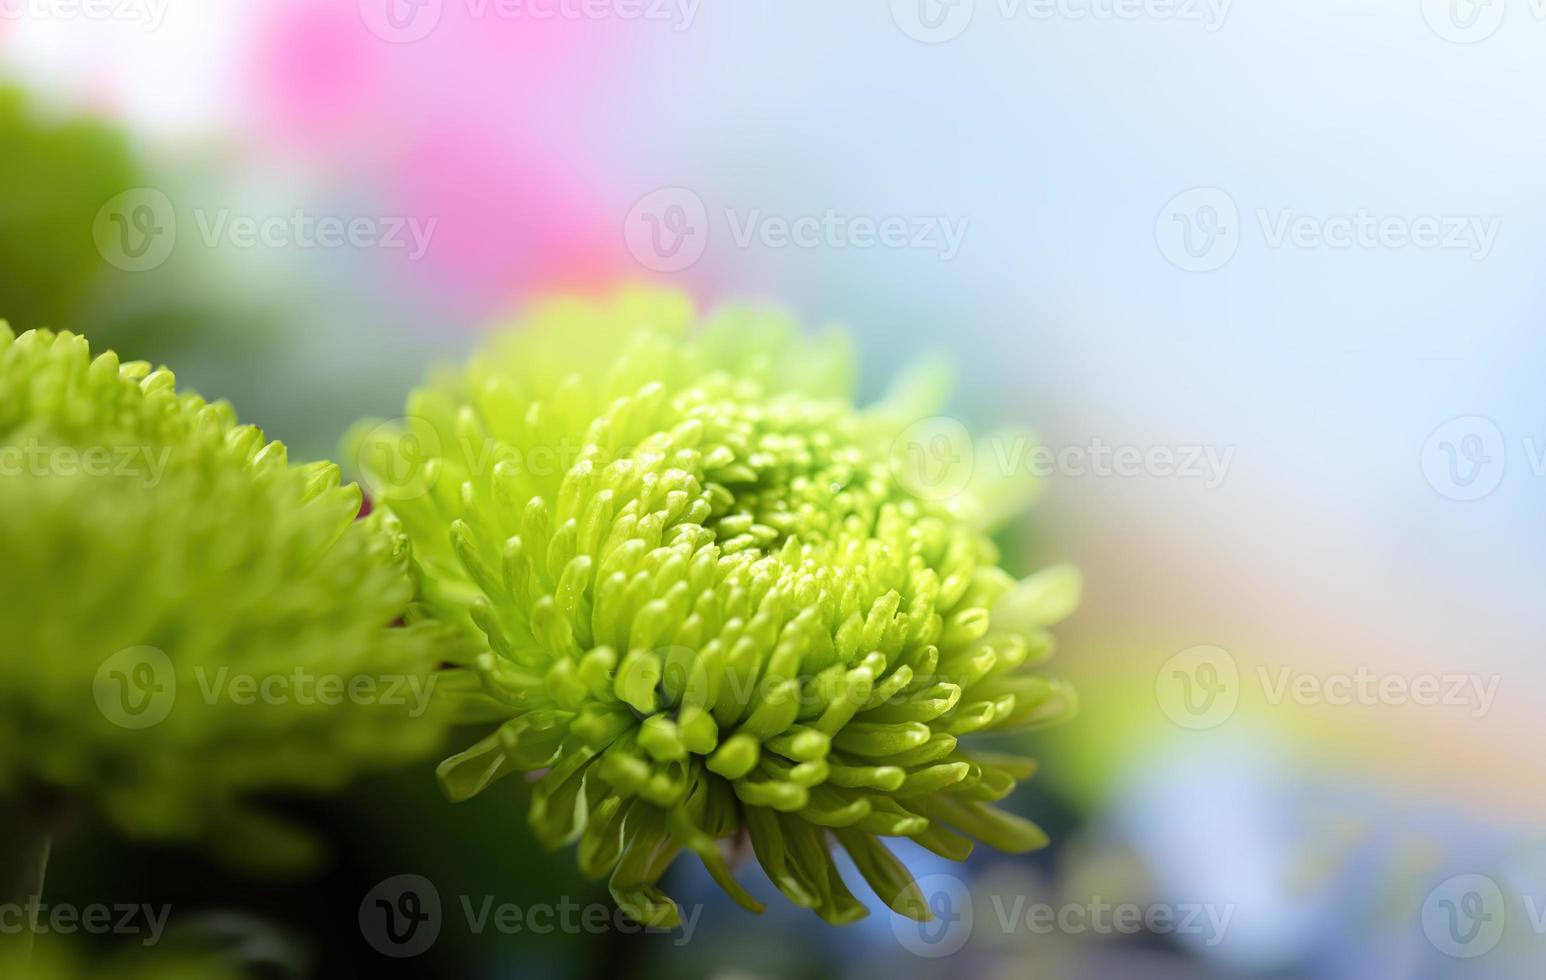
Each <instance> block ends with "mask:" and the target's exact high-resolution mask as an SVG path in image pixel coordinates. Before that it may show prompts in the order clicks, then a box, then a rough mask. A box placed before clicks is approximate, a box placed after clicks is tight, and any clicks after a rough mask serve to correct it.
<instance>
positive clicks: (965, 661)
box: [355, 294, 1078, 925]
mask: <svg viewBox="0 0 1546 980" xmlns="http://www.w3.org/2000/svg"><path fill="white" fill-rule="evenodd" d="M692 318H693V313H692V309H691V305H690V303H689V302H688V301H687V300H685V299H684V298H681V297H676V296H669V295H668V296H659V295H653V294H647V295H631V296H627V297H624V298H622V299H620V300H619V301H617V302H616V303H615V304H612V305H608V306H594V305H587V304H584V303H579V302H574V303H567V304H557V305H554V306H552V307H549V308H546V309H545V310H544V311H542V312H541V313H539V314H538V315H536V316H535V317H534V318H533V322H531V323H529V324H527V325H526V326H525V328H524V329H523V330H520V331H516V332H512V333H509V334H507V335H503V336H500V337H498V338H496V339H495V340H494V341H493V342H492V343H491V345H490V346H489V347H488V349H486V350H485V351H484V352H483V353H481V354H479V355H477V356H476V357H474V358H473V360H472V362H471V364H470V366H469V367H468V368H467V370H466V371H465V372H462V373H453V374H448V375H445V376H442V377H439V378H437V379H436V380H435V381H434V382H432V383H431V384H430V385H429V386H428V387H426V388H424V389H422V390H420V391H418V392H416V393H415V394H414V395H413V396H412V398H411V399H410V401H409V406H408V417H407V418H406V419H405V420H402V421H400V422H398V423H395V424H388V425H383V426H381V427H378V428H376V429H374V430H372V431H371V432H370V433H368V434H366V435H364V436H362V437H360V438H359V439H358V440H357V441H356V444H355V449H356V451H357V452H358V453H359V454H360V457H361V459H362V462H363V464H364V466H365V468H366V469H367V472H368V474H369V475H368V480H370V481H373V486H379V489H380V490H381V492H382V494H383V495H384V497H385V499H386V500H387V502H389V503H390V505H391V506H392V507H393V509H394V510H395V511H396V512H397V513H398V514H399V515H400V517H401V519H402V521H403V524H404V527H405V528H406V529H407V530H408V533H409V536H410V538H411V539H412V540H413V541H414V542H415V544H414V549H415V558H416V560H417V561H418V562H420V563H421V565H422V572H423V580H424V581H423V586H422V588H423V592H424V597H425V601H426V605H427V607H428V608H429V610H430V611H431V612H432V614H434V615H437V616H440V617H444V618H447V619H450V620H452V621H455V622H458V623H460V624H461V625H462V626H463V627H464V628H465V629H466V630H467V631H468V632H469V633H470V634H471V635H472V636H473V637H474V638H475V639H476V640H477V642H478V643H479V644H481V646H482V647H483V648H484V649H485V650H486V652H484V653H483V654H482V655H481V656H479V657H478V658H477V659H476V661H475V662H474V663H473V664H472V666H473V667H474V668H475V670H476V673H477V674H478V675H479V676H480V678H481V680H482V683H483V686H484V689H485V691H486V693H487V695H488V697H489V701H490V703H491V704H492V705H493V706H494V709H495V711H496V712H497V713H498V714H499V715H500V716H501V717H502V718H504V719H506V720H505V721H504V723H503V724H502V726H501V727H500V728H499V729H498V731H497V732H496V733H495V734H493V735H491V736H489V737H488V738H486V739H484V740H483V741H482V742H480V743H478V744H477V745H476V746H474V747H473V748H471V749H470V750H468V751H466V752H464V753H462V754H460V755H458V756H456V757H454V758H451V759H448V760H447V761H446V762H445V763H443V764H442V766H441V770H440V774H441V778H442V782H443V784H444V787H445V788H446V790H447V792H448V793H449V795H451V796H452V797H453V798H454V799H464V798H467V797H469V796H472V795H474V794H476V793H478V792H479V791H481V790H482V789H483V788H484V787H486V786H487V785H488V784H489V783H490V782H491V781H493V780H495V779H497V778H499V777H501V776H503V775H506V774H508V773H511V772H527V773H539V774H540V776H539V777H538V778H537V779H536V783H535V786H534V790H533V800H532V806H531V814H530V816H531V823H532V826H533V827H534V828H535V831H536V833H537V836H538V837H539V838H540V839H541V840H542V841H543V842H544V843H545V844H547V845H549V846H558V845H561V844H565V843H570V842H578V844H579V862H580V866H581V868H582V869H583V870H584V871H585V872H586V873H587V874H589V875H592V876H595V877H602V876H605V875H607V874H610V875H611V882H610V884H611V891H612V894H613V896H614V897H615V899H616V900H617V901H618V903H619V904H620V905H621V906H622V907H623V908H624V909H625V910H626V911H628V912H629V914H631V915H633V916H634V917H635V918H637V919H639V920H641V921H644V922H647V923H651V924H656V925H671V924H674V923H675V922H676V921H677V919H678V910H677V908H676V905H675V903H674V902H672V900H671V899H670V898H668V897H666V896H665V895H664V894H663V893H662V892H661V891H660V889H659V888H658V887H657V886H656V883H657V881H658V880H659V879H660V877H661V876H662V875H663V874H664V872H665V870H666V868H667V867H668V865H669V864H670V863H671V862H672V860H673V859H674V858H675V856H676V855H677V854H678V852H679V851H680V850H681V849H683V848H685V849H687V850H689V851H692V852H693V853H695V854H697V855H698V856H699V857H700V858H701V859H702V861H703V863H704V864H705V865H706V866H707V868H708V870H709V872H710V873H711V874H712V875H713V877H714V878H715V880H716V881H717V882H718V883H719V884H720V885H721V886H722V887H723V888H724V889H725V890H726V891H727V892H729V893H730V894H731V895H732V896H733V897H734V898H735V899H736V900H737V901H739V902H740V903H741V904H742V905H744V906H746V907H747V908H750V909H754V910H759V911H760V906H759V905H758V904H757V902H756V901H755V900H754V899H753V898H752V897H751V896H750V895H749V894H748V893H747V892H746V891H745V890H744V889H743V888H742V887H741V886H740V885H739V884H738V883H737V882H736V880H735V878H734V877H733V876H732V873H731V869H730V867H729V866H728V863H727V860H726V857H725V855H724V854H723V853H722V847H721V844H722V842H724V841H725V840H726V839H727V838H736V837H738V836H739V835H740V834H741V833H742V832H743V831H744V833H745V834H746V835H747V836H748V837H749V839H750V844H751V848H752V850H753V851H754V852H755V854H756V857H757V859H758V860H759V862H760V863H761V864H762V866H763V868H764V869H765V870H766V871H767V873H768V875H769V877H770V878H771V879H772V880H773V882H774V883H775V884H776V885H777V886H778V888H779V889H780V890H781V891H782V892H783V893H784V894H785V895H786V896H788V898H789V899H790V900H791V901H793V902H794V903H796V904H797V905H800V906H803V907H807V908H811V909H814V910H815V911H816V912H818V913H819V914H820V915H821V916H822V917H823V918H824V919H826V920H828V921H830V922H838V923H841V922H848V921H852V920H854V919H857V918H860V917H862V916H864V915H865V914H866V909H865V907H864V906H863V905H862V904H861V903H860V902H859V901H857V900H856V899H855V898H854V896H853V895H851V894H850V893H849V891H848V889H847V888H845V887H844V884H843V882H842V880H841V879H840V878H839V876H838V873H837V871H836V869H835V866H834V864H833V861H832V858H831V855H830V850H829V847H830V839H835V840H836V842H837V844H839V845H841V846H842V847H843V848H845V849H846V850H847V851H848V852H849V854H850V855H851V856H852V858H853V860H854V863H855V864H856V865H857V867H858V869H859V871H860V872H861V873H862V874H863V876H864V878H865V879H866V880H867V881H868V883H869V884H870V886H871V887H872V888H873V889H874V890H875V892H876V894H877V895H878V896H879V897H880V898H881V899H882V900H883V901H884V902H885V903H886V904H887V905H889V906H891V908H893V909H895V910H897V911H898V912H901V913H904V914H907V915H911V916H915V917H919V918H928V916H929V913H928V910H927V908H926V907H925V903H924V902H923V900H922V896H921V895H920V893H919V891H918V889H917V886H916V884H915V883H914V882H913V880H912V878H911V876H910V875H909V873H908V872H907V871H906V869H905V868H904V867H903V866H902V865H901V863H900V862H899V861H897V860H896V858H895V857H893V856H892V854H891V853H890V852H889V851H888V850H887V849H886V847H885V846H884V845H883V844H882V843H881V841H880V838H882V837H888V836H890V837H909V838H912V839H913V840H915V841H917V842H918V843H920V844H922V845H923V846H924V847H927V848H929V849H930V850H932V851H935V852H936V853H939V854H941V855H944V856H946V857H949V858H952V859H957V860H959V859H963V858H965V857H966V856H967V854H968V853H969V852H970V851H971V849H972V841H971V839H970V838H976V839H978V840H981V841H983V842H985V843H987V844H990V845H992V846H994V847H997V848H1000V849H1003V850H1007V851H1016V852H1018V851H1024V850H1028V849H1032V848H1036V847H1039V846H1041V845H1042V844H1043V843H1044V842H1045V837H1044V835H1043V834H1042V832H1041V830H1040V829H1038V828H1037V827H1036V826H1035V825H1034V824H1032V823H1030V822H1028V821H1026V820H1024V819H1022V818H1021V817H1018V816H1015V815H1013V814H1010V813H1007V812H1004V811H1002V810H999V809H996V808H994V807H992V806H991V805H990V804H991V803H992V802H994V801H996V800H1000V799H1002V798H1003V797H1004V796H1005V795H1007V794H1008V793H1009V792H1010V791H1011V790H1012V789H1013V788H1014V786H1015V782H1016V780H1018V779H1023V778H1026V777H1028V776H1029V775H1030V774H1031V772H1032V770H1033V768H1034V766H1033V764H1032V763H1031V762H1030V761H1029V760H1026V759H1022V758H1018V757H1016V756H1012V755H1005V754H1001V753H996V752H988V751H979V750H976V749H969V748H967V746H966V745H965V743H964V742H963V741H962V740H963V739H964V738H965V737H966V736H969V735H973V734H975V733H979V732H989V731H997V732H1003V731H1012V730H1018V729H1023V728H1027V727H1030V726H1034V725H1040V724H1044V723H1046V722H1050V721H1053V720H1056V719H1058V718H1060V717H1063V716H1064V715H1066V714H1067V713H1068V711H1069V710H1070V709H1071V707H1072V701H1073V699H1072V693H1071V691H1069V690H1068V689H1067V688H1066V687H1065V686H1064V685H1062V684H1060V683H1058V682H1056V681H1053V680H1049V679H1047V678H1046V677H1043V676H1041V675H1040V674H1037V673H1033V672H1031V671H1029V670H1028V669H1027V668H1028V667H1029V666H1031V665H1033V664H1035V663H1037V662H1039V661H1041V660H1042V659H1043V658H1045V657H1046V656H1047V655H1048V654H1050V652H1051V650H1052V638H1051V636H1050V634H1048V632H1047V631H1046V629H1045V626H1046V625H1047V624H1049V623H1050V622H1052V621H1054V620H1055V619H1057V618H1059V617H1060V616H1062V615H1063V614H1065V613H1066V612H1067V611H1068V609H1069V608H1070V607H1071V605H1072V603H1073V601H1074V595H1075V594H1076V592H1077V587H1078V586H1077V576H1076V575H1075V574H1074V573H1072V572H1071V571H1069V570H1067V569H1055V570H1052V571H1051V572H1048V573H1042V574H1041V575H1040V576H1037V577H1034V578H1033V579H1030V580H1027V582H1025V583H1018V584H1017V583H1016V582H1015V581H1014V580H1013V579H1012V578H1011V577H1010V576H1009V575H1008V574H1007V573H1005V572H1004V571H1003V570H1002V569H1001V568H999V567H998V565H997V554H996V551H995V549H994V547H993V545H992V544H991V542H990V541H989V539H988V538H987V537H986V535H985V534H984V532H983V530H981V529H980V528H979V527H977V526H975V524H974V523H973V520H972V518H973V516H974V515H981V514H982V513H984V512H985V511H986V510H987V509H990V508H986V507H985V506H984V505H983V503H982V500H981V498H979V497H978V496H976V495H975V494H974V493H971V492H965V493H962V494H958V495H955V496H952V497H951V498H950V499H948V500H944V501H930V500H925V499H920V498H919V497H918V496H915V495H914V494H912V493H909V492H908V490H907V489H906V488H905V487H904V485H903V483H904V482H911V481H905V480H903V481H899V479H898V478H897V477H898V474H897V471H896V469H895V460H893V452H892V450H893V446H894V445H895V444H896V443H897V440H898V437H899V435H901V434H902V432H903V430H904V428H907V426H908V423H909V422H910V421H912V420H914V419H917V418H919V414H918V410H917V409H916V408H909V407H908V406H907V405H906V402H907V400H908V399H906V398H904V397H901V396H898V397H895V398H893V399H889V400H888V401H887V402H885V403H883V404H882V405H880V406H877V407H876V408H874V409H870V410H866V411H859V410H856V409H855V408H854V406H853V404H852V402H851V399H850V395H849V374H850V371H849V367H848V364H849V359H848V357H847V356H846V350H845V348H844V346H843V344H842V342H841V339H840V338H839V339H837V341H836V342H834V341H833V340H832V339H830V338H829V339H827V340H807V339H803V338H802V337H801V336H800V335H799V334H798V333H797V332H795V331H794V330H792V329H791V328H790V327H789V325H788V324H787V323H785V322H784V321H783V320H782V319H780V318H778V317H774V316H768V315H763V314H755V313H735V314H729V315H724V316H721V317H719V318H717V319H716V320H715V322H713V323H712V324H710V325H709V326H708V327H707V328H706V329H703V330H701V331H695V330H693V329H691V321H692ZM913 387H914V388H917V387H918V386H916V385H915V386H913ZM922 414H928V411H927V409H925V410H924V411H923V412H922ZM941 437H942V436H941ZM935 448H936V449H939V448H943V449H945V450H946V452H945V454H944V455H945V456H946V458H956V457H958V456H959V454H961V453H963V452H970V447H969V446H961V445H958V444H952V445H949V446H945V447H939V446H936V447H935ZM898 455H899V456H900V455H905V454H898Z"/></svg>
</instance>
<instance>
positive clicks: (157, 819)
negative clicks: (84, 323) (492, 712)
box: [0, 323, 447, 866]
mask: <svg viewBox="0 0 1546 980" xmlns="http://www.w3.org/2000/svg"><path fill="white" fill-rule="evenodd" d="M360 505H361V492H360V490H359V488H358V487H356V486H352V485H350V486H340V485H339V475H338V468H337V467H336V466H334V465H333V464H331V463H325V462H323V463H315V464H311V465H305V466H292V465H290V464H289V463H288V461H287V459H286V453H285V448H284V446H283V445H282V444H280V443H277V442H268V441H267V440H265V439H264V437H263V434H262V433H261V432H260V431H259V430H258V429H256V428H253V427H252V426H239V425H238V424H237V422H236V419H235V416H234V413H233V411H232V409H231V407H230V406H229V405H227V404H225V403H223V402H216V403H206V402H205V401H204V400H203V399H201V398H199V397H198V396H197V395H193V394H186V393H178V391H177V390H176V388H175V384H174V379H173V376H172V374H171V373H170V372H168V371H166V370H164V369H163V370H159V371H151V370H150V368H149V367H148V365H146V364H144V363H119V360H118V358H117V357H116V356H115V355H114V354H113V353H112V352H107V353H104V354H102V355H100V356H98V357H96V358H95V359H93V357H92V356H91V353H90V350H89V348H88V345H87V343H86V341H85V340H84V339H82V338H81V337H78V336H74V335H72V334H69V333H58V334H55V333H51V332H47V331H34V332H29V333H25V334H22V335H21V336H20V337H16V336H14V335H13V334H12V332H11V331H10V330H9V328H7V327H6V326H5V325H4V324H3V323H0V556H3V559H0V801H3V802H0V811H3V812H5V813H9V814H11V817H10V819H12V820H20V821H22V822H25V820H24V817H22V816H18V814H25V812H27V811H28V810H29V809H39V808H41V804H42V803H43V802H44V801H63V802H65V803H66V804H79V805H83V806H92V807H94V808H96V809H98V810H100V811H101V812H103V813H104V814H105V815H106V816H107V817H108V818H109V819H110V820H111V821H112V822H114V823H116V824H117V825H119V826H120V827H122V828H123V829H124V830H125V831H127V832H130V833H132V834H135V835H142V836H160V837H182V836H194V835H202V834H206V833H207V834H208V835H209V837H210V838H211V840H212V842H213V843H214V844H216V845H217V846H218V847H220V848H222V849H223V850H224V851H225V852H226V853H227V854H228V855H229V856H231V857H233V858H238V859H240V858H245V859H247V860H250V861H252V862H253V863H256V864H260V865H263V866H273V865H278V864H282V863H285V862H286V861H287V860H289V859H295V860H301V859H304V857H305V854H304V853H302V852H301V850H300V848H301V846H302V845H303V844H304V842H303V841H301V840H299V839H298V838H294V837H292V836H291V835H289V834H288V833H285V832H282V830H281V828H280V827H278V826H277V825H274V824H271V823H270V822H269V821H267V820H265V819H264V818H262V817H260V816H258V814H257V813H256V811H253V810H251V809H249V808H248V807H247V806H245V805H244V801H245V800H246V798H248V797H249V796H251V795H253V794H257V793H262V792H267V791H277V790H290V789H295V790H321V789H331V788H334V787H336V786H337V785H338V784H340V783H341V782H342V781H343V780H345V779H346V778H347V777H350V776H351V775H353V774H355V773H356V772H358V771H359V770H361V769H362V768H366V767H377V766H384V765H388V764H392V763H397V762H400V761H404V760H407V759H411V758H414V757H417V756H422V754H424V753H426V752H428V751H431V750H433V748H434V746H435V744H437V742H438V739H439V737H440V735H441V734H442V732H443V729H441V728H437V727H436V725H434V724H428V723H422V722H421V723H417V724H407V723H405V722H407V721H409V720H410V718H411V717H412V716H413V715H415V714H416V713H418V712H416V710H415V709H416V708H419V707H422V706H423V701H422V699H420V700H415V699H414V697H413V696H412V695H413V694H414V693H418V694H421V695H422V694H425V693H426V692H429V691H432V690H433V685H432V683H431V682H430V681H429V680H428V679H429V678H430V677H432V676H433V671H434V670H435V669H436V667H437V666H438V663H439V652H440V650H441V647H442V643H443V641H444V640H445V639H446V638H447V637H446V631H445V630H444V629H443V628H438V629H437V628H436V627H434V626H432V625H424V626H418V627H409V628H404V627H402V626H401V625H400V622H399V620H400V619H401V616H402V614H403V612H404V610H405V607H406V606H407V605H408V603H409V602H410V600H411V598H412V595H413V588H414V586H413V581H412V578H411V576H410V574H409V571H408V557H407V553H406V546H405V542H404V540H403V538H402V535H401V533H400V531H399V530H398V528H397V527H396V524H395V522H394V521H393V520H392V519H391V518H390V516H389V515H385V514H375V515H372V516H371V517H370V518H368V519H366V520H363V521H357V520H356V516H357V514H358V512H359V510H360ZM393 685H396V688H395V691H393V692H392V693H389V689H392V688H393ZM437 714H438V713H437Z"/></svg>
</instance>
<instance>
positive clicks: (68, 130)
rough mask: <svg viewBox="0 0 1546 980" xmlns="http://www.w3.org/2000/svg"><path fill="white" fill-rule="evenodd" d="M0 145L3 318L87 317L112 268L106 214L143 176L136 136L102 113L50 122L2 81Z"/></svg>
mask: <svg viewBox="0 0 1546 980" xmlns="http://www.w3.org/2000/svg"><path fill="white" fill-rule="evenodd" d="M0 147H4V152H3V153H0V187H4V188H6V192H5V193H4V194H0V315H3V316H5V317H7V318H8V319H9V320H10V321H11V322H12V323H14V324H16V325H17V327H18V328H20V329H30V328H33V327H51V326H56V325H58V324H63V323H78V322H80V318H81V315H82V314H83V313H84V312H85V308H86V307H87V306H89V305H91V303H90V300H89V298H90V297H91V296H92V294H93V290H94V287H95V283H96V281H97V279H98V277H99V276H100V275H101V274H102V273H103V271H104V270H106V269H107V263H106V262H105V261H104V260H103V257H102V255H101V254H100V253H99V252H98V251H97V246H96V244H95V242H94V241H93V238H92V223H93V221H94V220H95V218H96V215H97V211H98V209H99V208H101V207H102V205H104V204H105V203H107V201H108V200H109V199H111V198H112V197H114V196H115V195H117V194H120V193H122V192H124V191H126V190H129V189H130V188H132V187H133V186H134V185H135V183H136V182H137V181H138V180H139V179H140V171H139V166H138V164H137V163H136V162H135V160H134V157H133V155H132V154H131V152H130V149H129V142H128V139H127V138H126V137H125V136H124V135H123V134H122V133H121V132H119V131H118V130H116V129H114V128H112V127H110V126H108V125H105V124H103V123H100V122H97V121H95V120H90V119H85V118H76V119H70V120H65V121H58V122H55V121H51V120H48V119H46V118H45V117H44V116H43V115H42V113H41V111H40V110H39V109H38V108H37V107H36V106H34V105H32V104H30V103H29V102H28V101H27V99H26V98H25V97H24V96H23V94H22V93H21V91H20V90H18V89H15V88H12V87H10V86H0Z"/></svg>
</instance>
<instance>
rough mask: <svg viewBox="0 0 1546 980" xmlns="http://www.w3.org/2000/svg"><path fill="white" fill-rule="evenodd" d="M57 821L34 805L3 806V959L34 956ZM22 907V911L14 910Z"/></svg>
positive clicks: (0, 885)
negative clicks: (36, 913) (36, 920)
mask: <svg viewBox="0 0 1546 980" xmlns="http://www.w3.org/2000/svg"><path fill="white" fill-rule="evenodd" d="M53 833H54V822H53V820H51V819H49V817H48V815H46V814H44V813H42V812H40V811H39V810H38V809H36V808H34V807H28V806H26V805H22V806H15V805H11V806H0V909H3V910H4V912H5V915H4V916H3V918H0V925H4V926H5V927H6V929H9V928H11V927H12V924H13V923H16V924H19V925H20V926H21V931H20V932H14V933H13V932H8V931H5V930H0V962H5V963H12V964H14V963H17V962H18V961H19V962H20V963H23V964H25V963H26V962H27V961H28V960H29V959H30V958H31V955H32V937H33V918H32V916H33V908H34V907H35V906H36V904H37V903H38V902H40V901H42V898H43V877H44V875H45V874H46V872H47V870H48V854H49V849H50V845H51V843H52V841H53ZM13 909H18V910H19V911H12V910H13Z"/></svg>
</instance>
